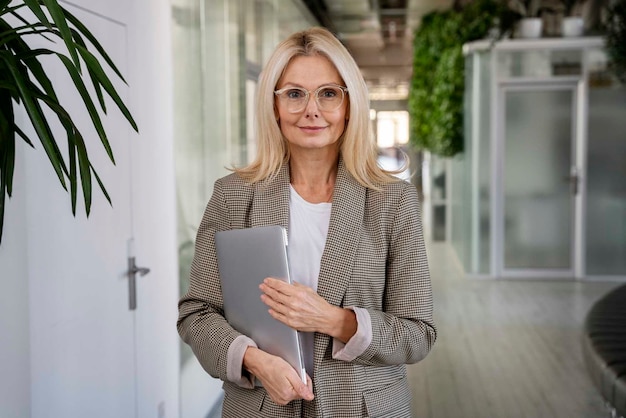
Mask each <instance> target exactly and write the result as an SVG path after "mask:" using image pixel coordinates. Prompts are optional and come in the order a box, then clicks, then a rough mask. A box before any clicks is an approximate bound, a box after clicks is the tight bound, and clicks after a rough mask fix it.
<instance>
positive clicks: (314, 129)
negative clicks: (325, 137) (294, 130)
mask: <svg viewBox="0 0 626 418" xmlns="http://www.w3.org/2000/svg"><path fill="white" fill-rule="evenodd" d="M325 128H326V127H325V126H300V129H301V130H303V131H304V132H310V133H315V132H319V131H321V130H324V129H325Z"/></svg>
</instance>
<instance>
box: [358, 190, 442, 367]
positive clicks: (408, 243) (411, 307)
mask: <svg viewBox="0 0 626 418" xmlns="http://www.w3.org/2000/svg"><path fill="white" fill-rule="evenodd" d="M368 312H369V314H370V318H371V325H372V341H371V344H370V345H369V347H368V348H367V349H366V350H365V351H364V352H363V353H362V354H361V355H360V356H358V357H357V358H356V359H355V360H354V361H355V362H357V363H361V364H367V365H387V364H411V363H416V362H418V361H420V360H422V359H423V358H424V357H426V355H427V354H428V352H429V351H430V349H431V348H432V346H433V344H434V342H435V339H436V338H437V331H436V328H435V324H434V321H433V295H432V286H431V282H430V273H429V269H428V260H427V257H426V249H425V246H424V239H423V234H422V225H421V215H420V209H419V202H418V197H417V190H416V189H415V187H413V186H412V185H410V184H408V183H405V186H404V187H403V190H402V194H401V197H400V201H399V204H398V205H397V210H396V212H395V215H394V217H393V224H392V228H391V234H390V238H389V247H388V254H387V269H386V281H385V294H384V296H383V309H382V310H376V309H368Z"/></svg>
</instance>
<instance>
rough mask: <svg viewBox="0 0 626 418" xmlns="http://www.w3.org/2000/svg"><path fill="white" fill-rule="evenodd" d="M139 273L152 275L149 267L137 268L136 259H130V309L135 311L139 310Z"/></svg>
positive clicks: (128, 273)
mask: <svg viewBox="0 0 626 418" xmlns="http://www.w3.org/2000/svg"><path fill="white" fill-rule="evenodd" d="M137 273H139V275H140V276H145V275H146V274H148V273H150V269H149V268H147V267H137V264H136V263H135V257H128V272H127V273H126V274H127V275H128V309H129V310H131V311H134V310H135V309H137Z"/></svg>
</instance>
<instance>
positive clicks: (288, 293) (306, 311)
mask: <svg viewBox="0 0 626 418" xmlns="http://www.w3.org/2000/svg"><path fill="white" fill-rule="evenodd" d="M259 288H260V289H261V291H262V292H263V294H262V295H261V300H262V301H263V302H264V303H265V304H266V305H267V306H269V307H270V309H269V313H270V315H272V317H274V318H275V319H277V320H279V321H280V322H282V323H283V324H285V325H287V326H289V327H291V328H293V329H296V330H298V331H304V332H321V333H323V334H327V335H330V336H331V337H334V338H337V339H339V340H340V341H342V342H343V343H346V342H348V340H349V339H350V338H352V336H353V335H354V334H355V333H356V330H357V322H356V315H355V314H354V312H352V311H351V310H348V309H343V308H340V307H337V306H334V305H331V304H329V303H328V302H326V299H324V298H323V297H321V296H320V295H318V294H317V292H315V290H313V289H311V288H310V287H308V286H305V285H303V284H300V283H293V284H289V283H286V282H284V281H282V280H278V279H273V278H271V277H268V278H266V279H265V280H263V283H261V285H259Z"/></svg>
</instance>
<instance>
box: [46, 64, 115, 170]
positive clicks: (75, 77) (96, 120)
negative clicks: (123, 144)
mask: <svg viewBox="0 0 626 418" xmlns="http://www.w3.org/2000/svg"><path fill="white" fill-rule="evenodd" d="M57 56H58V57H59V58H60V59H61V61H62V62H63V64H64V65H65V68H66V69H67V72H68V73H69V74H70V77H72V81H74V85H75V86H76V89H77V90H78V92H79V93H80V95H81V97H82V99H83V103H85V106H86V107H87V110H88V111H89V116H90V117H91V121H92V122H93V126H94V128H95V129H96V132H97V133H98V136H99V137H100V141H101V142H102V145H103V146H104V149H105V150H106V152H107V154H108V155H109V158H110V159H111V161H112V162H113V164H115V158H114V157H113V150H111V144H109V140H108V139H107V135H106V133H105V132H104V127H103V126H102V121H101V120H100V116H99V115H98V110H97V109H96V107H95V106H94V104H93V101H92V100H91V96H90V95H89V92H88V91H87V88H86V87H85V83H83V80H82V78H81V77H80V74H79V73H78V71H76V68H75V67H74V66H73V65H72V61H70V59H69V58H67V57H66V56H64V55H62V54H57Z"/></svg>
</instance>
